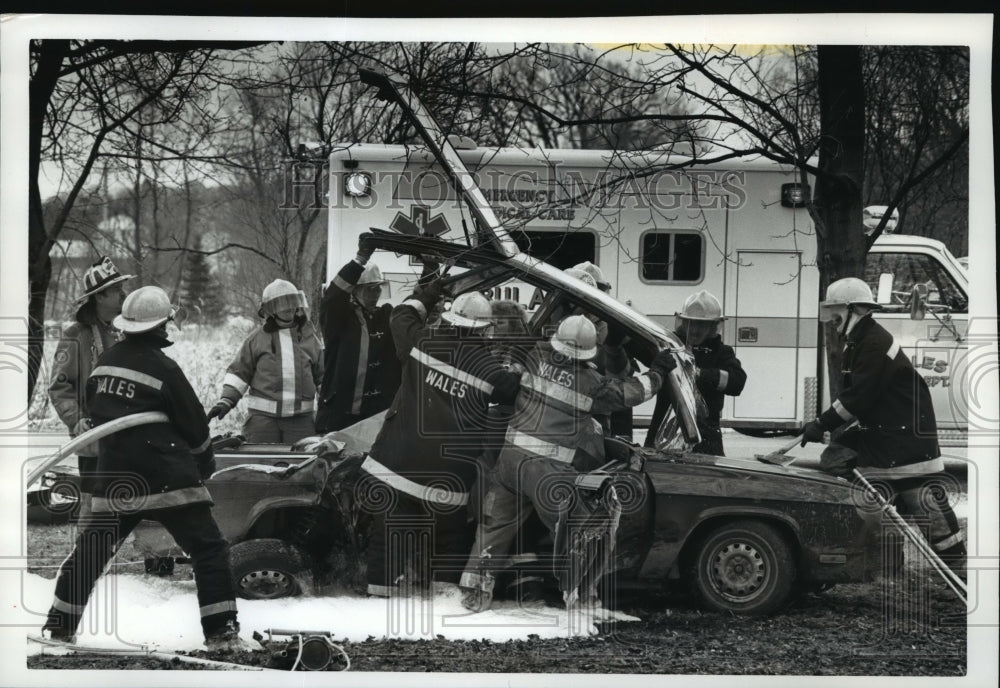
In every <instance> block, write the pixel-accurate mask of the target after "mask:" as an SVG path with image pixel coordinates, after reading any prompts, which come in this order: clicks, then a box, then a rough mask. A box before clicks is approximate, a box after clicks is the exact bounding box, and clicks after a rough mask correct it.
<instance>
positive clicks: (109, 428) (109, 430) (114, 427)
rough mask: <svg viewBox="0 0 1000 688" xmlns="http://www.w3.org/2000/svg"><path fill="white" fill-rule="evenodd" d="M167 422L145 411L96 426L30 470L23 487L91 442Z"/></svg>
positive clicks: (158, 412) (30, 484)
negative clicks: (122, 431)
mask: <svg viewBox="0 0 1000 688" xmlns="http://www.w3.org/2000/svg"><path fill="white" fill-rule="evenodd" d="M169 420H170V419H169V418H168V417H167V414H165V413H162V412H160V411H145V412H143V413H133V414H132V415H129V416H122V417H121V418H115V419H114V420H112V421H108V422H107V423H104V424H102V425H98V426H97V427H96V428H91V429H90V430H88V431H87V432H84V433H80V434H79V435H77V436H76V437H74V438H73V439H71V440H70V441H69V442H67V443H66V444H64V445H63V446H62V447H60V448H59V450H58V451H56V453H55V454H53V455H52V456H50V457H49V458H47V459H45V460H44V461H43V462H42V463H41V464H39V465H38V466H36V467H35V468H34V469H32V471H31V472H30V473H28V484H27V485H26V486H25V487H31V486H32V485H34V484H35V481H36V480H38V479H39V478H41V477H42V474H43V473H45V471H47V470H49V469H50V468H52V467H53V466H55V465H56V464H57V463H59V462H60V461H62V460H63V459H65V458H66V457H67V456H69V455H70V454H72V453H74V452H75V451H76V450H77V449H79V448H80V447H83V446H86V445H88V444H90V443H91V442H94V441H96V440H99V439H101V438H102V437H107V436H108V435H113V434H114V433H116V432H118V431H119V430H124V429H126V428H134V427H135V426H137V425H147V424H148V423H166V422H167V421H169Z"/></svg>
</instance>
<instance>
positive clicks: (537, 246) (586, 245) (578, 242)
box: [510, 229, 597, 270]
mask: <svg viewBox="0 0 1000 688" xmlns="http://www.w3.org/2000/svg"><path fill="white" fill-rule="evenodd" d="M510 236H511V238H512V239H513V240H514V242H515V243H516V244H517V247H518V248H519V249H521V250H522V251H524V252H525V253H527V254H528V255H529V256H532V257H534V258H538V259H539V260H544V261H545V262H546V263H548V264H550V265H552V266H555V267H557V268H559V269H560V270H565V269H566V268H571V267H573V266H574V265H577V264H579V263H583V262H586V261H590V262H591V263H597V235H596V234H594V233H593V232H588V231H585V230H576V231H573V232H563V231H541V230H532V229H524V230H510Z"/></svg>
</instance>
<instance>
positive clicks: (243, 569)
mask: <svg viewBox="0 0 1000 688" xmlns="http://www.w3.org/2000/svg"><path fill="white" fill-rule="evenodd" d="M308 561H309V558H308V556H307V555H306V554H304V553H303V552H302V551H301V550H300V549H299V548H298V547H295V546H294V545H292V544H290V543H288V542H285V541H284V540H277V539H258V540H246V541H244V542H238V543H236V544H235V545H233V546H232V547H230V548H229V566H230V569H231V571H232V579H233V587H234V588H235V590H236V595H237V597H242V598H243V599H245V600H274V599H279V598H282V597H294V596H296V595H299V594H301V593H302V584H301V582H300V580H299V579H300V577H301V576H302V574H303V573H304V572H306V571H307V570H308V568H309V564H308Z"/></svg>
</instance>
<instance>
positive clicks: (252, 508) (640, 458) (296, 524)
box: [135, 70, 881, 614]
mask: <svg viewBox="0 0 1000 688" xmlns="http://www.w3.org/2000/svg"><path fill="white" fill-rule="evenodd" d="M361 78H362V81H364V82H365V83H367V84H369V85H373V86H376V87H377V88H378V92H379V97H381V98H384V99H386V100H389V101H390V102H392V103H394V104H396V105H398V106H399V107H400V108H401V109H402V110H403V112H404V114H405V115H406V116H407V117H408V118H409V119H410V120H411V123H412V124H413V125H414V127H415V128H416V129H417V131H418V133H419V134H420V136H421V137H422V138H423V140H424V143H425V146H426V151H427V152H428V153H429V154H430V155H431V156H433V159H435V160H436V161H437V164H438V165H439V166H440V168H441V169H442V170H443V171H444V172H445V177H446V178H447V179H448V180H449V182H450V183H451V185H452V187H453V189H454V190H455V192H456V194H457V196H459V197H460V198H461V199H462V200H463V202H464V203H465V204H466V205H467V207H468V210H469V214H470V216H471V218H472V219H473V221H474V227H473V228H472V231H470V232H466V236H465V243H461V242H457V241H456V242H452V241H445V240H442V239H440V238H434V237H430V236H423V235H413V234H405V235H404V234H401V233H398V232H393V231H385V230H379V229H372V230H371V231H369V232H368V233H366V234H365V235H363V237H362V238H361V240H362V242H363V243H364V244H365V245H367V246H370V247H371V248H374V249H376V250H379V251H388V252H393V253H396V254H400V255H406V256H409V257H412V259H413V263H415V264H416V263H419V262H421V261H425V260H427V259H428V258H430V259H432V260H434V261H435V262H438V263H440V264H441V265H443V266H445V268H446V269H445V274H444V276H443V277H442V278H441V279H442V281H443V286H444V287H445V292H446V293H447V294H451V295H453V296H454V295H457V294H459V293H463V292H466V291H470V290H479V291H486V290H490V289H493V288H495V287H498V286H500V285H504V284H506V283H509V282H511V281H515V280H516V281H517V282H519V283H525V284H529V285H532V286H533V287H535V288H536V289H537V291H538V293H539V294H541V298H540V299H539V302H538V304H536V307H535V308H534V309H533V312H532V313H531V315H530V319H529V321H528V332H527V335H526V336H525V337H524V341H523V342H520V345H523V346H525V347H530V346H533V345H534V344H535V343H536V342H538V341H541V340H543V339H546V338H547V337H548V335H550V334H551V332H552V329H553V327H554V326H555V325H556V324H557V322H558V318H559V316H560V314H565V313H567V312H574V311H583V312H584V313H586V314H588V315H591V316H593V317H594V318H595V319H597V320H600V321H603V322H604V323H606V324H607V325H608V327H609V328H615V329H617V330H619V331H620V333H624V335H625V338H624V342H625V344H624V346H625V349H626V352H627V353H628V355H629V356H630V357H631V358H632V359H633V360H634V361H636V362H638V363H639V364H642V365H648V364H649V363H650V361H651V360H652V358H653V357H654V356H655V355H656V353H657V352H659V351H661V350H664V349H670V350H671V351H672V352H674V353H675V355H676V357H677V359H678V363H679V365H678V366H677V367H676V368H675V369H674V370H673V371H672V372H671V374H670V375H669V376H668V379H667V384H666V385H665V388H666V389H668V390H669V393H670V394H671V398H672V399H673V401H674V403H673V405H672V410H671V412H670V413H668V414H667V416H666V417H665V418H664V421H663V423H662V425H661V427H660V428H658V432H657V435H656V443H655V447H654V448H644V447H640V446H637V445H635V444H632V443H631V441H630V439H631V438H627V439H622V438H616V437H607V438H605V440H604V443H605V460H606V461H607V463H606V465H605V466H603V467H602V468H601V469H600V472H601V473H602V476H601V477H602V478H603V479H604V480H603V481H602V482H604V483H605V484H607V482H610V484H611V485H612V486H613V487H614V490H615V492H616V493H617V496H618V499H619V501H620V502H621V505H622V508H621V516H620V520H619V522H618V526H617V530H616V532H615V541H616V547H615V549H614V556H613V560H612V561H611V563H610V566H609V567H608V568H607V570H606V576H605V580H607V581H609V582H610V583H611V584H613V585H615V586H617V587H618V588H626V587H629V588H632V587H643V586H662V585H664V584H665V583H667V582H669V581H678V582H682V583H686V584H688V585H690V586H691V588H692V589H693V590H694V591H695V592H696V593H697V594H698V596H699V597H700V598H701V600H702V601H703V603H704V604H705V606H707V607H708V608H710V609H713V610H718V611H725V612H730V613H741V614H768V613H771V612H774V611H775V610H777V609H779V608H780V607H781V606H782V605H783V604H784V603H785V602H786V601H787V600H788V599H789V598H790V596H791V595H792V594H793V593H795V592H796V591H799V590H807V589H818V588H822V587H823V586H828V585H830V584H835V583H839V582H857V581H865V580H870V579H872V578H873V577H874V576H875V574H876V573H877V572H878V571H879V570H880V568H881V544H880V532H881V523H880V514H879V512H878V510H877V509H874V508H871V507H870V506H869V505H868V503H867V502H866V500H865V498H864V496H863V493H862V492H861V491H860V490H858V489H856V488H855V487H853V486H852V485H851V484H849V483H848V482H846V481H844V480H842V479H839V478H835V477H832V476H829V475H826V474H824V473H821V472H819V471H816V470H812V469H806V468H799V467H795V466H777V465H771V464H765V463H762V462H759V461H756V460H754V459H753V457H746V458H740V457H717V456H707V455H701V454H695V453H691V452H690V451H689V447H692V446H694V445H695V444H696V443H697V441H698V439H699V435H698V429H697V422H696V418H697V415H698V413H699V397H698V395H697V393H696V391H695V387H694V385H693V382H692V379H693V375H694V373H695V371H694V361H693V358H692V356H691V355H690V353H689V352H688V351H687V350H686V349H685V348H684V346H683V344H682V342H680V340H679V339H678V338H677V337H676V336H675V335H674V334H673V333H672V332H670V331H668V330H666V329H664V327H662V326H661V325H660V324H658V323H656V322H654V321H652V320H650V319H649V318H647V317H645V316H644V315H642V314H640V313H638V312H636V311H634V310H632V309H631V308H628V307H627V306H625V305H624V304H622V303H620V302H618V301H616V300H615V299H614V298H612V297H611V296H609V295H608V294H605V293H604V292H602V291H600V290H599V289H597V288H594V287H591V286H589V285H587V284H585V283H584V282H581V281H580V280H577V279H575V278H573V277H571V276H569V275H567V274H566V273H564V272H563V271H562V270H559V269H557V268H556V267H554V266H552V265H549V264H548V263H546V262H544V261H542V260H539V259H538V258H535V257H532V256H530V255H528V254H527V253H525V252H522V251H521V250H520V249H519V248H518V246H517V244H516V243H515V242H514V241H513V240H512V239H511V238H510V236H509V235H508V234H507V233H506V231H505V230H504V228H503V227H502V226H501V225H500V224H499V222H498V221H497V219H496V217H495V215H494V214H493V212H492V210H491V208H490V206H489V205H488V203H487V202H486V199H485V197H484V196H483V194H482V192H481V191H480V190H479V189H478V187H477V186H476V185H475V182H474V181H473V177H472V175H471V174H469V172H468V170H467V169H465V167H464V164H463V163H462V161H461V159H460V158H459V156H458V155H457V153H456V152H455V150H454V148H453V147H452V145H451V143H450V142H449V140H448V137H447V136H446V135H445V134H444V133H443V132H442V131H441V130H440V129H439V128H438V127H437V124H436V123H435V122H434V120H433V117H431V116H430V113H429V112H427V110H426V109H425V108H424V107H423V106H422V105H421V104H420V102H419V100H418V99H417V98H416V97H415V95H414V94H413V93H412V92H411V91H410V90H409V89H408V86H407V84H406V83H405V82H404V81H402V80H400V79H399V78H398V77H390V76H386V75H383V74H379V73H375V72H370V71H364V70H363V71H362V74H361ZM397 302H398V301H397ZM379 423H380V417H379V416H375V417H373V418H370V419H368V420H367V421H363V422H362V423H360V424H358V425H357V426H353V427H352V428H349V429H346V430H344V431H340V432H338V433H331V434H329V435H326V436H324V437H322V438H314V439H313V440H311V441H310V442H307V443H304V444H300V445H296V446H295V447H294V448H288V447H280V446H273V445H246V444H243V445H239V446H231V447H223V446H218V447H217V451H216V454H217V460H218V462H219V466H220V470H219V471H218V472H216V474H215V475H213V476H212V478H211V479H210V480H208V481H207V483H206V484H207V486H208V489H209V491H210V492H211V494H212V497H213V499H214V501H215V507H214V514H215V519H216V521H217V523H218V524H219V527H220V529H221V530H222V532H223V534H224V535H225V536H226V537H227V539H228V540H229V542H230V544H231V555H230V558H231V562H232V567H233V576H234V582H235V584H236V588H237V591H238V594H239V595H240V596H241V597H245V598H276V597H284V596H287V595H294V594H298V593H301V592H303V591H304V590H306V589H307V588H308V586H309V582H310V580H312V581H314V582H315V581H316V580H319V581H322V582H332V583H337V584H339V585H343V586H345V587H347V588H349V589H350V588H351V587H353V584H354V583H356V582H360V581H361V580H363V575H362V573H361V572H360V569H361V566H362V565H363V564H362V562H363V561H364V556H363V552H364V550H365V547H366V546H367V541H368V533H367V529H368V527H369V523H370V518H369V517H368V516H367V514H368V513H370V512H371V510H372V509H374V508H378V505H377V504H373V501H375V495H374V493H375V491H373V490H370V489H367V488H366V485H365V475H366V474H364V473H362V472H361V471H360V464H361V461H362V458H363V456H364V452H365V450H366V449H368V448H369V447H370V446H371V441H372V440H373V439H374V435H375V433H376V432H377V430H378V427H379ZM359 426H361V427H359ZM467 439H472V438H467ZM473 513H475V512H473ZM529 523H530V521H529ZM135 546H136V547H137V548H139V549H140V550H141V551H143V552H145V553H146V556H147V557H149V558H151V559H153V560H157V558H160V559H159V560H162V558H169V557H174V556H177V555H181V554H182V553H180V552H178V551H177V550H176V546H175V545H174V543H173V542H172V540H171V539H170V537H169V536H168V535H167V534H166V532H165V531H164V530H163V529H162V528H160V527H159V526H157V525H150V526H148V527H146V526H143V527H141V528H138V529H136V531H135ZM546 548H548V549H546ZM537 550H538V551H537V555H538V557H539V559H540V560H541V561H542V562H543V566H541V567H540V569H539V568H533V570H535V571H537V570H543V571H547V572H548V574H549V575H547V578H549V579H550V583H551V584H552V585H554V584H555V577H554V576H552V575H551V573H552V571H553V566H554V565H558V563H559V562H558V560H557V557H555V556H554V555H553V553H552V543H551V541H550V540H548V541H547V540H546V539H545V538H542V539H541V540H540V541H539V542H538V543H537ZM430 565H431V568H432V569H434V568H438V567H440V568H444V567H447V566H453V565H454V562H437V564H435V562H431V564H430Z"/></svg>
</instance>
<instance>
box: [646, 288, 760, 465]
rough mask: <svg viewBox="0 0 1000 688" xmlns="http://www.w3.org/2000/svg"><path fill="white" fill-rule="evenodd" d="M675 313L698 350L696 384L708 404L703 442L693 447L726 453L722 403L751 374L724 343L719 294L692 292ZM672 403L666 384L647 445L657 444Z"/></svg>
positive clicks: (681, 331) (701, 426)
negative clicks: (747, 372) (721, 332)
mask: <svg viewBox="0 0 1000 688" xmlns="http://www.w3.org/2000/svg"><path fill="white" fill-rule="evenodd" d="M674 315H675V317H676V325H675V330H676V333H677V335H678V336H679V337H680V338H681V339H682V340H683V341H684V343H685V344H686V345H687V346H688V347H689V348H690V349H691V351H692V352H693V353H694V363H695V366H696V367H697V373H696V377H695V384H696V385H697V387H698V391H699V392H701V396H702V398H703V399H704V400H705V406H706V407H707V414H704V415H699V417H698V431H699V432H700V433H701V442H699V443H698V444H696V445H695V446H694V448H693V451H695V452H699V453H702V454H713V455H715V456H725V451H724V450H723V447H722V427H721V425H720V417H721V415H722V405H723V403H724V402H725V395H727V394H728V395H729V396H734V397H735V396H739V395H740V393H741V392H743V387H744V385H746V381H747V374H746V373H745V372H744V371H743V366H742V365H741V364H740V359H738V358H736V352H735V351H733V348H732V347H731V346H729V345H727V344H723V343H722V335H721V334H720V332H719V330H720V327H721V325H722V321H723V320H725V318H723V317H722V305H721V304H720V303H719V300H718V299H717V298H715V297H714V296H712V294H710V293H708V292H707V291H705V290H702V291H699V292H698V293H696V294H692V295H691V296H689V297H688V298H687V300H686V301H684V307H683V309H682V310H681V312H680V313H675V314H674ZM670 403H671V399H670V393H669V387H666V386H665V387H663V389H662V391H661V392H660V394H659V395H658V396H657V398H656V407H655V408H654V409H653V418H652V420H651V421H650V425H649V430H648V432H647V433H646V442H645V446H647V447H652V446H654V444H655V441H656V433H657V431H658V430H659V428H660V424H661V423H662V422H663V418H664V416H665V415H666V413H667V408H668V407H669V406H670Z"/></svg>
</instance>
